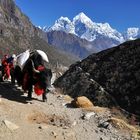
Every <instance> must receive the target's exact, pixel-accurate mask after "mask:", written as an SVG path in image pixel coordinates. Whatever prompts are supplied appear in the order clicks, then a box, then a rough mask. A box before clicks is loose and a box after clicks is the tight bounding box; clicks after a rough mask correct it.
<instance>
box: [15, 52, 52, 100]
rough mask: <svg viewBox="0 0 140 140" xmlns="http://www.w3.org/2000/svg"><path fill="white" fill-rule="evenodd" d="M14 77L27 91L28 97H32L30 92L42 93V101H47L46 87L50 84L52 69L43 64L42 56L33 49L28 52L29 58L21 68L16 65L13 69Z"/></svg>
mask: <svg viewBox="0 0 140 140" xmlns="http://www.w3.org/2000/svg"><path fill="white" fill-rule="evenodd" d="M14 78H15V79H16V80H17V83H18V85H19V86H22V89H23V90H24V91H27V92H28V97H27V98H28V99H29V100H30V99H32V92H33V87H34V92H35V93H36V94H37V95H41V94H42V99H43V102H45V101H47V92H48V91H49V90H48V87H49V86H50V85H51V78H52V71H51V69H48V68H46V67H45V65H44V60H43V58H42V56H41V55H40V54H39V53H38V52H37V51H34V52H32V53H30V56H29V58H28V59H27V61H26V62H25V64H24V66H23V68H22V69H21V67H20V66H18V65H17V66H16V67H15V70H14Z"/></svg>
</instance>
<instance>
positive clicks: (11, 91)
mask: <svg viewBox="0 0 140 140" xmlns="http://www.w3.org/2000/svg"><path fill="white" fill-rule="evenodd" d="M0 95H1V98H0V140H19V139H20V140H118V139H119V140H130V135H129V134H128V133H127V132H121V133H120V132H119V131H118V130H116V129H114V128H111V129H110V128H105V127H99V122H100V121H104V120H105V118H107V117H109V116H110V112H109V111H104V112H102V111H101V112H100V113H96V112H93V111H92V112H93V113H95V114H94V115H93V116H91V117H90V118H89V119H85V118H84V116H85V115H86V114H87V113H89V112H91V111H88V110H83V109H81V108H72V107H70V106H69V103H70V102H71V99H70V98H69V97H67V96H64V95H61V94H59V93H56V92H51V93H49V94H48V95H47V96H48V101H47V102H46V103H44V102H42V100H41V97H38V96H36V95H35V94H33V100H32V101H27V100H26V96H27V94H26V93H23V91H22V90H21V89H20V88H18V87H16V86H13V85H11V84H10V83H8V82H7V83H6V82H5V83H0ZM5 120H6V121H10V122H11V123H13V124H15V125H16V126H17V127H18V128H17V129H15V130H11V129H10V128H9V127H8V126H7V125H6V124H5Z"/></svg>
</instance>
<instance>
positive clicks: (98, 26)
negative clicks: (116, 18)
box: [48, 13, 124, 43]
mask: <svg viewBox="0 0 140 140" xmlns="http://www.w3.org/2000/svg"><path fill="white" fill-rule="evenodd" d="M52 30H53V31H65V32H66V33H72V34H75V35H77V36H78V37H80V38H84V39H86V40H88V41H94V40H95V39H96V38H98V36H105V37H108V38H112V39H115V40H116V41H118V42H120V43H121V42H123V41H124V40H123V36H122V35H121V33H119V32H118V31H117V30H115V29H113V28H111V26H110V25H109V24H108V23H96V22H93V21H92V20H91V19H90V18H89V17H87V16H86V15H85V14H84V13H79V14H78V15H77V16H75V17H74V18H73V20H72V21H71V20H69V19H68V18H67V17H60V18H59V19H58V20H56V22H55V24H54V25H53V26H52V27H50V28H49V29H48V31H52Z"/></svg>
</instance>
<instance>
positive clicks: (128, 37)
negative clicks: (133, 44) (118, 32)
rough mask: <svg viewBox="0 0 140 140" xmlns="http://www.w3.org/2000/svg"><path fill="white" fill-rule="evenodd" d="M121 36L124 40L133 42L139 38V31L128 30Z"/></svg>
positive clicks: (135, 29)
mask: <svg viewBox="0 0 140 140" xmlns="http://www.w3.org/2000/svg"><path fill="white" fill-rule="evenodd" d="M123 36H124V39H125V40H134V39H136V38H140V29H139V28H135V27H133V28H128V29H127V31H126V32H125V33H124V34H123Z"/></svg>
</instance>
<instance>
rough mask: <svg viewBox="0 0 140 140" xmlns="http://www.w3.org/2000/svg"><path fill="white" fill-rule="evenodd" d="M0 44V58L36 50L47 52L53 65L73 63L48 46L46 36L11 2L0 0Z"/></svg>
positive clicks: (69, 58) (71, 59)
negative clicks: (27, 50) (5, 55)
mask: <svg viewBox="0 0 140 140" xmlns="http://www.w3.org/2000/svg"><path fill="white" fill-rule="evenodd" d="M0 42H1V43H0V54H1V55H0V58H2V57H3V55H4V54H5V53H7V54H9V55H11V54H13V53H15V54H18V53H20V52H22V51H24V50H26V49H31V50H33V49H36V48H38V49H42V50H43V51H45V52H47V54H48V55H49V59H50V60H51V61H50V62H52V63H53V64H56V63H57V61H59V62H60V63H62V64H64V65H69V64H71V63H73V62H74V61H75V59H74V58H73V57H71V56H70V57H67V55H65V54H64V53H61V52H60V51H59V50H57V49H56V48H53V47H52V46H50V45H48V43H47V37H46V34H45V33H44V32H43V31H42V30H40V29H39V28H37V27H35V26H34V25H33V24H32V23H31V22H30V20H29V18H28V17H27V16H26V15H24V14H23V13H22V12H21V11H20V9H19V8H18V7H17V6H16V5H15V3H14V1H13V0H0ZM52 56H54V57H53V58H52ZM63 58H65V60H64V59H63Z"/></svg>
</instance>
